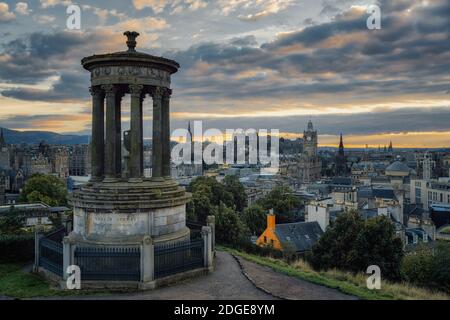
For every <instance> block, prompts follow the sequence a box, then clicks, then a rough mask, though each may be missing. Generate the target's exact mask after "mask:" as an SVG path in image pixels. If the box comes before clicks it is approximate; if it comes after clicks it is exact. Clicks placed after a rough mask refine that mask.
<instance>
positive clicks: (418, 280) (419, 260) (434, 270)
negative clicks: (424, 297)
mask: <svg viewBox="0 0 450 320" xmlns="http://www.w3.org/2000/svg"><path fill="white" fill-rule="evenodd" d="M400 271H401V275H402V278H403V279H404V280H405V281H407V282H410V283H413V284H415V285H418V286H421V287H427V288H430V289H438V290H442V291H444V292H447V293H450V245H449V244H445V243H441V244H438V245H437V246H436V248H435V249H434V250H430V249H429V248H425V247H423V248H421V249H419V250H417V251H416V252H414V253H412V254H410V255H407V256H405V257H404V258H403V260H402V263H401V267H400Z"/></svg>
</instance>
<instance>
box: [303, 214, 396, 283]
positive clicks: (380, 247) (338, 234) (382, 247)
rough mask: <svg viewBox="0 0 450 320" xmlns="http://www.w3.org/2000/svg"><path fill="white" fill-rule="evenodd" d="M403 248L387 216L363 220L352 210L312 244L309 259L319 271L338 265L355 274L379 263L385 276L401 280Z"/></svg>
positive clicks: (341, 216) (340, 268)
mask: <svg viewBox="0 0 450 320" xmlns="http://www.w3.org/2000/svg"><path fill="white" fill-rule="evenodd" d="M402 247H403V246H402V242H401V240H400V239H399V238H397V237H396V235H395V229H394V226H393V225H392V223H391V222H390V221H389V220H388V218H386V217H384V216H383V217H376V218H372V219H368V220H366V221H364V220H363V219H362V218H361V216H360V215H359V214H358V213H357V212H353V211H351V212H345V213H343V214H341V215H339V216H338V218H337V219H336V221H335V222H334V223H333V224H331V225H330V226H329V227H328V228H327V230H326V231H325V233H324V235H323V236H322V237H321V238H320V239H319V241H318V242H317V243H316V245H315V246H314V247H313V249H312V252H311V254H310V255H309V256H308V258H309V261H308V262H309V263H311V265H312V266H313V267H314V269H316V270H328V269H334V268H336V269H339V270H345V271H350V272H354V273H358V272H365V271H366V269H367V267H368V266H370V265H378V266H379V267H380V268H381V271H382V275H383V277H385V278H387V279H390V280H398V279H399V278H400V269H399V268H400V262H401V258H402V256H403V251H402Z"/></svg>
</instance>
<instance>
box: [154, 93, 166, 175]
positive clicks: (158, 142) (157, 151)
mask: <svg viewBox="0 0 450 320" xmlns="http://www.w3.org/2000/svg"><path fill="white" fill-rule="evenodd" d="M162 95H163V91H162V88H160V87H156V88H155V90H154V91H153V137H152V146H153V147H152V160H153V161H152V162H153V163H152V179H153V180H157V181H160V180H163V178H162V177H163V174H162V163H163V159H162V117H161V113H162V110H161V109H162Z"/></svg>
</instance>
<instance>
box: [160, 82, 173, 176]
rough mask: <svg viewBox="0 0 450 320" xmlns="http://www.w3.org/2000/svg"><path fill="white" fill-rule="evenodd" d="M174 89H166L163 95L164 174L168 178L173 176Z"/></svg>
mask: <svg viewBox="0 0 450 320" xmlns="http://www.w3.org/2000/svg"><path fill="white" fill-rule="evenodd" d="M171 91H172V90H170V89H165V90H164V94H163V97H162V119H161V120H162V121H161V122H162V128H161V129H162V132H161V135H162V138H161V140H162V175H163V177H164V178H166V179H170V177H171V172H170V169H171V163H170V95H171V93H172V92H171Z"/></svg>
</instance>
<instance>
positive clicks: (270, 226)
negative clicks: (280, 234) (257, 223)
mask: <svg viewBox="0 0 450 320" xmlns="http://www.w3.org/2000/svg"><path fill="white" fill-rule="evenodd" d="M267 228H268V229H271V230H275V215H274V214H273V209H270V210H269V214H268V215H267Z"/></svg>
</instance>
